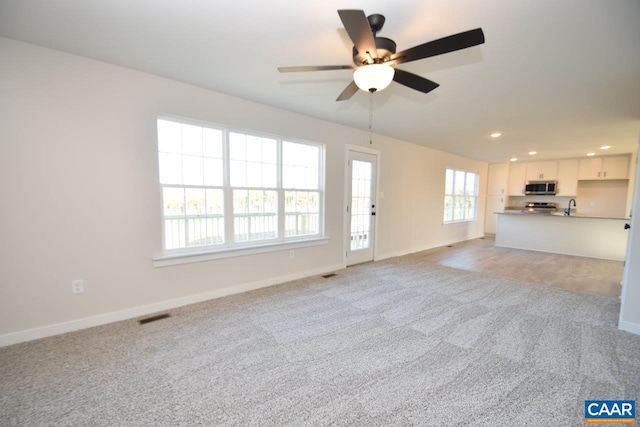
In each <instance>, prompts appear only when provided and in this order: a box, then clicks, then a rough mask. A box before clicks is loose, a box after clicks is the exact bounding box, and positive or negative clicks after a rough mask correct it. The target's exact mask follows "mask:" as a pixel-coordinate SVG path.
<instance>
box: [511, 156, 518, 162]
mask: <svg viewBox="0 0 640 427" xmlns="http://www.w3.org/2000/svg"><path fill="white" fill-rule="evenodd" d="M510 160H511V161H512V162H517V161H518V158H517V157H512V158H511V159H510Z"/></svg>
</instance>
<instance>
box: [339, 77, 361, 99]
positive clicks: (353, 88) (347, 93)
mask: <svg viewBox="0 0 640 427" xmlns="http://www.w3.org/2000/svg"><path fill="white" fill-rule="evenodd" d="M357 91H358V85H357V84H356V82H354V81H352V82H351V84H349V86H347V87H346V88H344V90H343V91H342V93H341V94H340V96H338V98H337V99H336V101H346V100H347V99H349V98H351V97H352V96H353V95H354V94H355V93H356V92H357Z"/></svg>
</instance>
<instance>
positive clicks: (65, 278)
mask: <svg viewBox="0 0 640 427" xmlns="http://www.w3.org/2000/svg"><path fill="white" fill-rule="evenodd" d="M0 57H1V58H2V64H1V65H0V93H2V100H1V102H0V144H1V145H0V188H1V192H0V194H1V195H2V206H3V207H2V209H0V224H2V229H3V233H2V246H1V247H0V257H1V263H2V268H1V269H0V345H9V344H12V343H16V342H20V341H24V340H29V339H35V338H39V337H42V336H47V335H53V334H56V333H61V332H67V331H71V330H75V329H80V328H83V327H88V326H93V325H98V324H103V323H108V322H111V321H115V320H121V319H126V318H130V317H134V316H139V315H143V314H148V313H151V312H154V311H158V310H164V309H167V308H171V307H175V306H179V305H183V304H188V303H192V302H197V301H202V300H205V299H209V298H214V297H218V296H223V295H227V294H230V293H234V292H238V291H243V290H248V289H253V288H258V287H261V286H267V285H272V284H275V283H279V282H283V281H286V280H291V279H295V278H297V277H304V276H307V275H312V274H320V273H322V272H326V271H332V270H335V269H338V268H342V267H343V257H342V254H343V243H342V242H343V240H344V239H343V238H342V233H343V219H344V218H343V211H344V209H343V191H344V188H343V187H344V162H345V159H344V152H345V149H344V147H345V145H346V144H352V145H354V144H355V145H359V144H360V145H363V146H367V147H369V144H368V133H367V132H365V131H360V130H356V129H352V128H348V127H345V126H341V125H337V124H334V123H329V122H325V121H322V120H318V119H313V118H310V117H306V116H303V115H300V114H296V113H292V112H288V111H284V110H280V109H277V108H273V107H269V106H265V105H260V104H257V103H253V102H249V101H246V100H242V99H239V98H234V97H231V96H227V95H223V94H220V93H216V92H212V91H209V90H205V89H202V88H198V87H195V86H191V85H188V84H184V83H180V82H176V81H172V80H168V79H165V78H160V77H157V76H153V75H149V74H145V73H141V72H136V71H132V70H129V69H125V68H121V67H117V66H113V65H109V64H105V63H101V62H97V61H93V60H89V59H86V58H82V57H78V56H73V55H69V54H65V53H61V52H58V51H55V50H49V49H44V48H40V47H36V46H33V45H29V44H24V43H20V42H16V41H13V40H9V39H5V38H0ZM158 114H169V115H175V116H181V117H186V118H190V119H195V120H202V121H205V122H211V123H219V124H223V125H227V126H232V127H238V128H243V129H250V130H256V131H261V132H266V133H272V134H277V135H283V136H288V137H293V138H300V139H305V140H310V141H317V142H322V143H325V144H326V147H327V174H326V176H327V178H326V224H325V226H326V234H327V236H328V237H329V238H330V241H329V244H327V245H320V246H314V247H309V248H302V249H298V250H296V258H295V259H294V260H290V259H289V257H288V251H280V252H270V253H265V254H260V255H250V256H244V257H237V258H227V259H222V260H215V261H208V262H201V263H194V264H185V265H179V266H172V267H165V268H153V266H152V258H153V257H154V256H158V255H160V254H161V236H160V233H161V216H160V206H161V203H160V192H159V187H158V182H157V181H158V179H157V176H158V171H157V154H156V117H157V115H158ZM363 114H366V111H363ZM372 148H375V149H378V150H380V152H381V162H380V185H379V189H380V191H382V192H384V198H383V199H380V200H379V209H378V216H377V219H378V221H379V222H378V247H377V254H378V255H377V258H378V259H381V258H385V257H390V256H395V255H400V254H405V253H410V252H414V251H417V250H421V249H426V248H431V247H435V246H440V245H445V244H448V243H452V242H455V241H461V240H467V239H470V238H475V237H480V236H482V235H483V226H482V225H483V224H484V218H483V215H484V206H483V203H484V197H483V196H484V190H483V191H482V194H481V197H480V198H479V201H480V203H481V206H479V207H478V213H479V218H478V220H477V221H476V222H473V223H469V224H465V225H457V226H448V227H443V226H442V225H441V223H442V211H443V189H444V176H445V173H444V171H445V168H446V167H454V168H460V169H465V170H469V171H475V172H478V173H479V174H480V179H481V188H483V189H484V188H485V186H486V184H485V183H486V176H487V164H486V163H484V162H479V161H475V160H471V159H466V158H463V157H459V156H454V155H450V154H447V153H443V152H439V151H435V150H431V149H428V148H424V147H421V146H417V145H414V144H409V143H406V142H403V141H399V140H395V139H391V138H386V137H383V136H379V135H376V136H374V144H373V146H372ZM248 265H250V266H251V268H247V266H248ZM77 278H82V279H84V281H85V289H86V291H85V292H84V293H82V294H77V295H72V294H71V280H73V279H77Z"/></svg>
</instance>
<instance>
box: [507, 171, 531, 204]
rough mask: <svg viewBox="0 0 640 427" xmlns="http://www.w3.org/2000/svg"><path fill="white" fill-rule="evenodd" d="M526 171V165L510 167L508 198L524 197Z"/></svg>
mask: <svg viewBox="0 0 640 427" xmlns="http://www.w3.org/2000/svg"><path fill="white" fill-rule="evenodd" d="M526 169H527V165H526V163H511V164H510V165H509V185H508V186H507V193H508V194H507V195H508V196H524V181H525V173H526Z"/></svg>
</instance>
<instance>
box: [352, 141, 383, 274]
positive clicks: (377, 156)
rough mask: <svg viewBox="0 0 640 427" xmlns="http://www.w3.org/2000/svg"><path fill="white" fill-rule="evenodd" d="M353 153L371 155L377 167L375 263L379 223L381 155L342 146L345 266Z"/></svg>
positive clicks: (371, 150) (360, 147)
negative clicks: (351, 152)
mask: <svg viewBox="0 0 640 427" xmlns="http://www.w3.org/2000/svg"><path fill="white" fill-rule="evenodd" d="M350 151H355V152H358V153H365V154H371V155H373V156H376V158H377V161H376V164H377V167H376V176H375V186H376V189H377V190H376V191H377V194H375V195H374V198H375V201H376V203H375V205H376V220H375V221H374V224H373V226H374V236H373V239H374V240H373V242H372V243H373V260H374V261H376V260H377V259H378V223H379V222H380V209H379V207H380V200H379V199H380V197H379V193H380V191H381V190H380V162H381V159H382V153H381V151H380V150H376V149H374V148H369V147H362V146H360V145H353V144H345V146H344V158H343V163H342V164H343V168H344V187H343V205H342V242H343V244H342V263H343V264H344V265H345V266H346V265H347V252H348V248H349V245H350V243H349V242H350V240H349V235H350V234H351V231H350V228H349V215H350V213H348V212H347V206H349V204H350V203H351V200H349V191H348V188H349V187H348V186H350V185H351V174H350V173H349V166H348V161H349V152H350Z"/></svg>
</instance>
